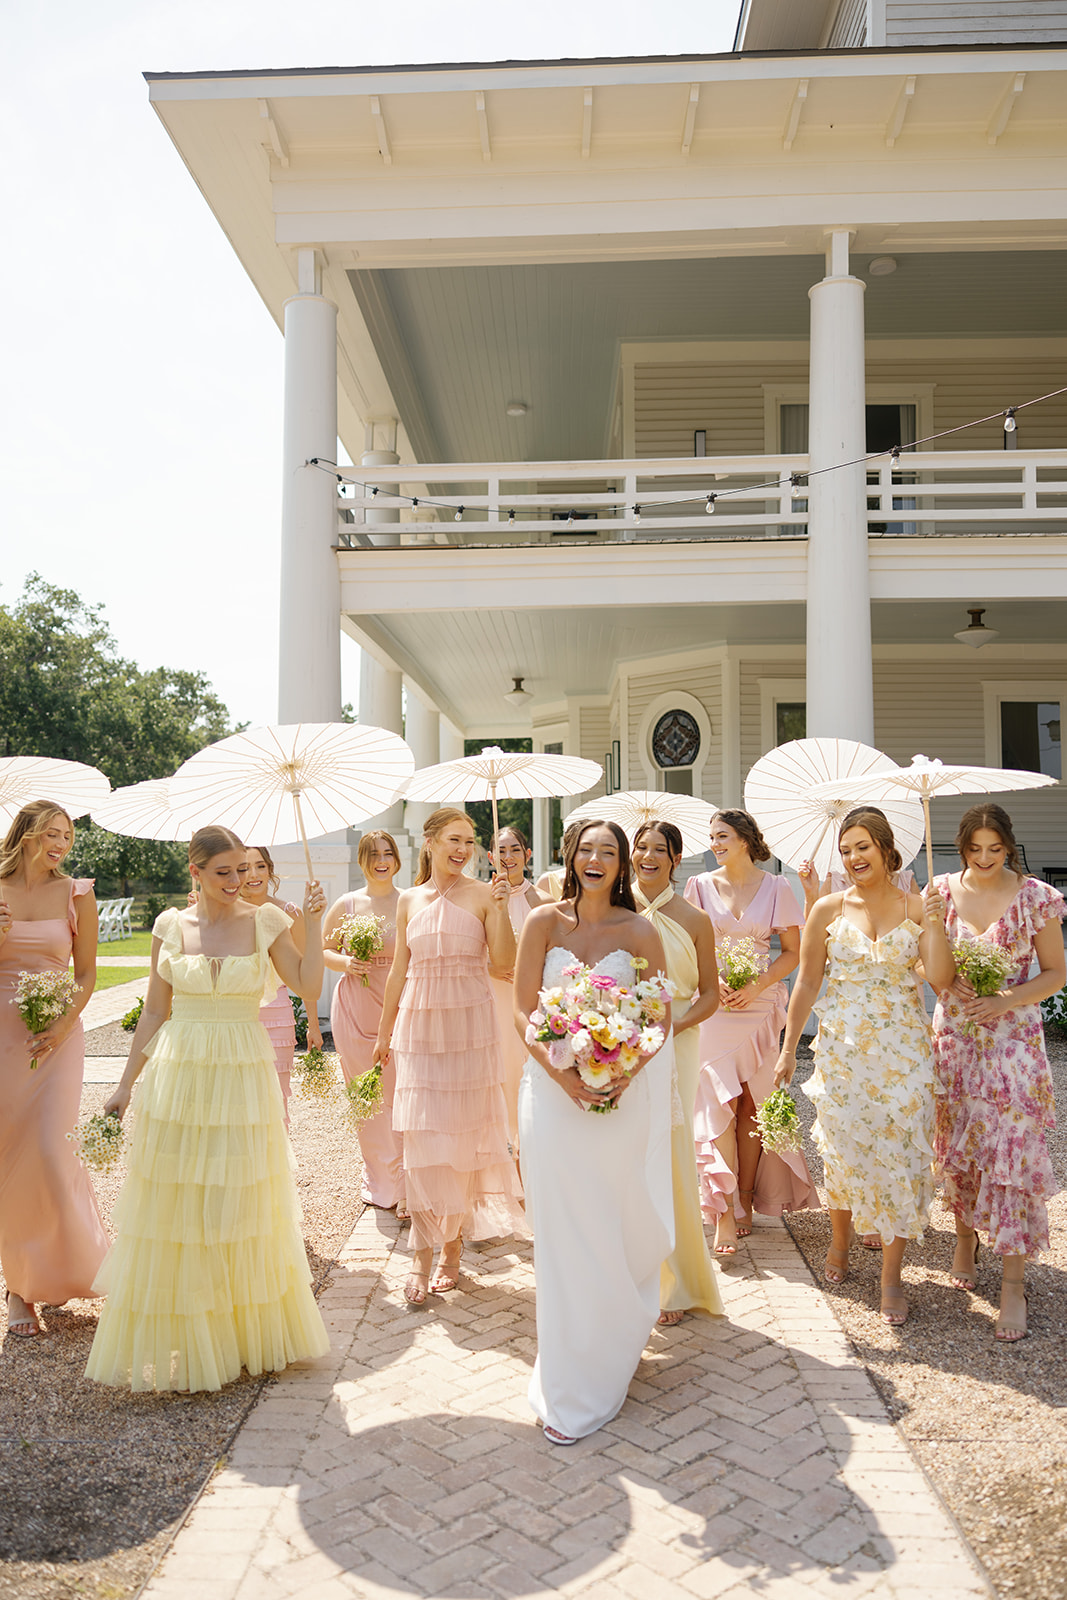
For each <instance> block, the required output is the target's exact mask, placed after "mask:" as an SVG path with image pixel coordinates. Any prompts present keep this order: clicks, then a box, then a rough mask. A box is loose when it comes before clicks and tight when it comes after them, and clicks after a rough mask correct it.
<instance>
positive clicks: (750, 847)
mask: <svg viewBox="0 0 1067 1600" xmlns="http://www.w3.org/2000/svg"><path fill="white" fill-rule="evenodd" d="M711 820H712V822H713V823H715V822H725V823H726V826H727V827H728V828H732V829H733V830H734V832H735V833H736V834H737V836H738V838H739V839H740V840H741V843H742V844H743V845H744V847H745V849H746V850H747V851H748V854H749V859H750V860H751V861H769V860H770V859H771V847H770V845H769V844H768V843H767V841H766V839H765V838H764V837H763V834H762V833H761V832H760V825H759V823H758V822H757V821H756V819H755V817H754V816H752V815H751V813H750V812H748V811H742V810H741V808H740V806H731V807H730V809H729V810H728V811H716V813H715V815H714V816H713V817H712V819H711Z"/></svg>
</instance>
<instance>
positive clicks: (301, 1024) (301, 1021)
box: [289, 994, 308, 1050]
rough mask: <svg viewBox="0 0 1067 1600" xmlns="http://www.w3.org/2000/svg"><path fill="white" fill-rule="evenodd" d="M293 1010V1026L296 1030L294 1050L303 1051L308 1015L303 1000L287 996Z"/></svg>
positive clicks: (295, 995) (305, 1045)
mask: <svg viewBox="0 0 1067 1600" xmlns="http://www.w3.org/2000/svg"><path fill="white" fill-rule="evenodd" d="M289 1001H290V1004H291V1005H292V1008H293V1026H294V1028H295V1029H296V1048H297V1049H298V1050H304V1049H306V1048H307V1042H308V1014H307V1008H306V1007H305V1005H304V1002H303V1000H301V998H300V996H299V995H297V994H291V995H290V996H289Z"/></svg>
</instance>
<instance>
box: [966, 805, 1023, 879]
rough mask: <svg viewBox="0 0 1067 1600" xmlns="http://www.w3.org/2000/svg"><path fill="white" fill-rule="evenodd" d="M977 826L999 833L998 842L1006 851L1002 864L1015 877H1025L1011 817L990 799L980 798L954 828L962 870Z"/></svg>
mask: <svg viewBox="0 0 1067 1600" xmlns="http://www.w3.org/2000/svg"><path fill="white" fill-rule="evenodd" d="M979 828H989V829H990V830H991V832H993V833H996V834H999V835H1000V842H1001V844H1002V845H1003V846H1004V849H1005V850H1006V851H1007V855H1006V857H1005V860H1004V865H1005V866H1006V867H1009V868H1010V869H1011V871H1012V872H1014V874H1015V876H1016V877H1017V878H1025V877H1026V873H1025V871H1024V870H1023V864H1022V862H1021V861H1020V859H1019V846H1018V844H1017V843H1016V840H1015V834H1014V833H1013V831H1012V826H1011V818H1010V817H1009V816H1008V813H1007V812H1006V811H1005V809H1004V807H1003V806H998V805H995V804H994V803H993V801H991V800H980V801H979V803H978V804H977V805H976V806H971V808H970V809H969V810H968V811H965V812H964V813H963V816H962V817H961V818H960V825H959V827H958V828H957V829H956V849H957V850H958V851H959V853H960V860H961V861H962V862H963V868H964V871H966V870H967V851H968V850H969V849H970V848H971V843H972V841H973V839H974V836H975V834H976V833H977V832H978V830H979Z"/></svg>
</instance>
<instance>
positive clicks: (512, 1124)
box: [489, 878, 533, 1153]
mask: <svg viewBox="0 0 1067 1600" xmlns="http://www.w3.org/2000/svg"><path fill="white" fill-rule="evenodd" d="M529 887H530V885H529V883H528V882H527V881H526V879H525V878H524V879H523V881H522V882H521V883H519V884H514V885H513V886H512V889H511V898H510V899H509V901H508V915H509V916H510V918H511V926H512V928H513V929H514V930H515V937H516V939H518V937H519V934H520V933H521V932H522V928H523V924H524V922H525V921H526V918H527V917H528V916H529V915H530V912H531V911H532V910H533V906H532V905H531V904H530V902H529V900H527V898H526V891H527V889H529ZM489 982H490V985H491V987H492V990H493V1003H494V1004H495V1006H496V1015H497V1022H498V1023H499V1026H500V1053H501V1056H502V1057H503V1062H504V1099H505V1100H506V1101H507V1107H508V1139H509V1140H510V1142H511V1148H512V1151H513V1152H516V1153H517V1151H518V1148H519V1084H520V1083H521V1082H522V1069H523V1067H524V1066H525V1065H526V1054H527V1052H526V1046H525V1044H524V1043H523V1041H522V1040H521V1039H520V1038H519V1034H518V1029H517V1028H516V1027H515V983H514V980H513V979H510V978H493V977H491V978H490V979H489Z"/></svg>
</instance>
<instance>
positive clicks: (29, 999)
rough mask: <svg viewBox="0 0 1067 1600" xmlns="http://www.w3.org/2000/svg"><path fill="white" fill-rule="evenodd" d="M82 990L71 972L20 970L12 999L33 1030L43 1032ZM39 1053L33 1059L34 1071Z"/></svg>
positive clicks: (31, 1065)
mask: <svg viewBox="0 0 1067 1600" xmlns="http://www.w3.org/2000/svg"><path fill="white" fill-rule="evenodd" d="M80 994H81V988H80V986H79V985H78V984H76V983H75V982H74V976H73V974H72V973H70V972H20V973H19V975H18V982H17V984H16V987H15V998H14V1000H13V1001H12V1002H11V1004H12V1005H13V1006H15V1007H16V1009H17V1010H18V1014H19V1016H20V1017H21V1018H22V1020H23V1022H24V1023H25V1024H26V1026H27V1028H29V1030H30V1032H31V1033H43V1032H44V1031H45V1029H46V1028H50V1027H51V1026H52V1024H53V1022H58V1021H59V1019H60V1017H61V1016H63V1015H64V1013H65V1012H67V1011H69V1010H70V1008H71V1006H72V1005H73V1004H74V1002H75V1000H76V999H77V998H78V996H79V995H80ZM36 1066H37V1057H36V1056H34V1058H33V1060H32V1061H31V1062H30V1071H31V1072H32V1071H33V1070H34V1068H35V1067H36Z"/></svg>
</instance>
